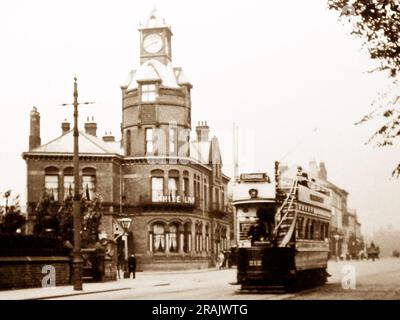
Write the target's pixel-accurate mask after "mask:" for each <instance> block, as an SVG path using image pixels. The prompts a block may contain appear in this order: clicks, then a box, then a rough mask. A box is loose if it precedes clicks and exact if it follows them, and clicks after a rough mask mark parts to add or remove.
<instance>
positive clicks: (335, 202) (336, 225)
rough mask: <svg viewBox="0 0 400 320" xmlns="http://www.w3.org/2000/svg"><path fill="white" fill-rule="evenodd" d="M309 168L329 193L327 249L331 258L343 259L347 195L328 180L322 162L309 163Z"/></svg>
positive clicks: (345, 237) (346, 242)
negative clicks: (329, 219)
mask: <svg viewBox="0 0 400 320" xmlns="http://www.w3.org/2000/svg"><path fill="white" fill-rule="evenodd" d="M309 167H310V173H311V174H312V175H313V176H314V177H317V178H318V179H319V180H320V181H321V183H322V185H324V186H325V187H326V188H328V189H329V190H330V192H331V201H332V203H331V207H332V211H331V212H332V216H331V221H330V231H329V248H330V253H331V257H333V258H343V257H345V256H346V255H347V253H348V252H349V247H348V246H349V233H348V223H349V222H348V207H347V198H348V195H349V193H348V192H347V191H346V190H344V189H342V188H340V187H338V186H337V185H336V184H334V183H332V182H331V181H329V180H328V171H327V168H326V166H325V163H324V162H320V164H319V165H318V164H317V163H316V162H315V161H311V162H310V164H309Z"/></svg>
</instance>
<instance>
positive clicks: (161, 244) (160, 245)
mask: <svg viewBox="0 0 400 320" xmlns="http://www.w3.org/2000/svg"><path fill="white" fill-rule="evenodd" d="M152 251H153V252H165V228H164V225H162V224H155V225H153V250H152Z"/></svg>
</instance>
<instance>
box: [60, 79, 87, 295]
mask: <svg viewBox="0 0 400 320" xmlns="http://www.w3.org/2000/svg"><path fill="white" fill-rule="evenodd" d="M77 81H78V80H77V78H76V77H75V78H74V103H73V104H68V103H64V104H62V106H71V105H73V106H74V156H73V166H74V202H73V207H72V208H73V218H74V248H73V255H72V270H73V273H72V283H73V286H74V290H83V288H82V264H83V259H82V252H81V197H80V188H79V129H78V106H79V105H82V104H85V105H88V104H93V103H94V102H83V103H78V82H77Z"/></svg>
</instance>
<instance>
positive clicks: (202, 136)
mask: <svg viewBox="0 0 400 320" xmlns="http://www.w3.org/2000/svg"><path fill="white" fill-rule="evenodd" d="M209 134H210V127H209V126H208V125H207V121H200V122H198V124H197V127H196V135H197V141H199V142H204V141H209Z"/></svg>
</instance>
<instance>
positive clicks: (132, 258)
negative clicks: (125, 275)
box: [128, 253, 136, 279]
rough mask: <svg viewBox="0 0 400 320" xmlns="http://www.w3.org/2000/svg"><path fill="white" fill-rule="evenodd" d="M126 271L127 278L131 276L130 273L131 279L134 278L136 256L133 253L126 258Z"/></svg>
mask: <svg viewBox="0 0 400 320" xmlns="http://www.w3.org/2000/svg"><path fill="white" fill-rule="evenodd" d="M128 271H129V278H130V277H131V273H133V279H135V272H136V257H135V255H134V254H133V253H132V254H131V255H130V256H129V258H128Z"/></svg>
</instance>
